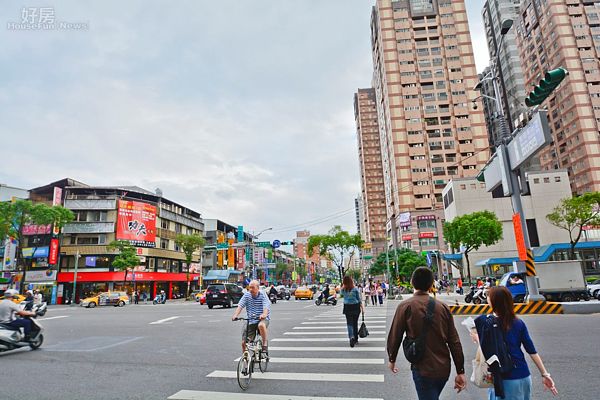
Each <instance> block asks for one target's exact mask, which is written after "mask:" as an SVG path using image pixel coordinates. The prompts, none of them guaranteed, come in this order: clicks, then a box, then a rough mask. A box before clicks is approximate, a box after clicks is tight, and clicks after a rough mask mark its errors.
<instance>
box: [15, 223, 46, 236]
mask: <svg viewBox="0 0 600 400" xmlns="http://www.w3.org/2000/svg"><path fill="white" fill-rule="evenodd" d="M51 231H52V224H48V225H25V226H23V230H22V232H21V233H22V234H23V235H25V236H29V235H49V234H50V232H51Z"/></svg>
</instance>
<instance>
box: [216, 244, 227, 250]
mask: <svg viewBox="0 0 600 400" xmlns="http://www.w3.org/2000/svg"><path fill="white" fill-rule="evenodd" d="M217 249H218V250H227V249H229V243H217Z"/></svg>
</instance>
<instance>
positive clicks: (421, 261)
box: [369, 249, 427, 281]
mask: <svg viewBox="0 0 600 400" xmlns="http://www.w3.org/2000/svg"><path fill="white" fill-rule="evenodd" d="M396 254H397V255H398V266H396V265H395V262H396ZM396 254H394V252H393V251H390V252H388V254H387V257H386V252H383V253H380V254H379V255H378V256H377V259H376V260H375V262H374V263H373V265H372V266H371V268H369V274H371V275H383V274H384V273H387V265H386V262H387V260H389V262H390V265H389V267H390V274H391V275H392V278H393V277H395V276H398V277H400V279H401V280H402V281H406V280H409V279H410V277H411V276H412V273H413V272H414V270H415V269H417V268H418V267H426V266H427V259H426V258H425V256H423V255H421V254H419V253H417V252H416V251H414V250H411V249H397V250H396Z"/></svg>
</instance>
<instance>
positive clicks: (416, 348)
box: [402, 297, 435, 364]
mask: <svg viewBox="0 0 600 400" xmlns="http://www.w3.org/2000/svg"><path fill="white" fill-rule="evenodd" d="M434 310H435V299H434V298H433V297H430V298H429V304H428V305H427V314H425V319H424V321H423V329H421V333H419V336H417V338H416V339H409V338H408V336H406V337H405V338H404V340H403V341H402V347H403V348H404V357H406V359H407V360H408V362H410V363H411V364H418V363H420V362H421V360H423V357H425V338H426V337H427V331H428V330H429V325H431V320H433V311H434Z"/></svg>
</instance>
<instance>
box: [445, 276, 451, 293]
mask: <svg viewBox="0 0 600 400" xmlns="http://www.w3.org/2000/svg"><path fill="white" fill-rule="evenodd" d="M444 286H445V287H446V294H447V295H448V296H450V281H449V280H448V278H446V279H444Z"/></svg>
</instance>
